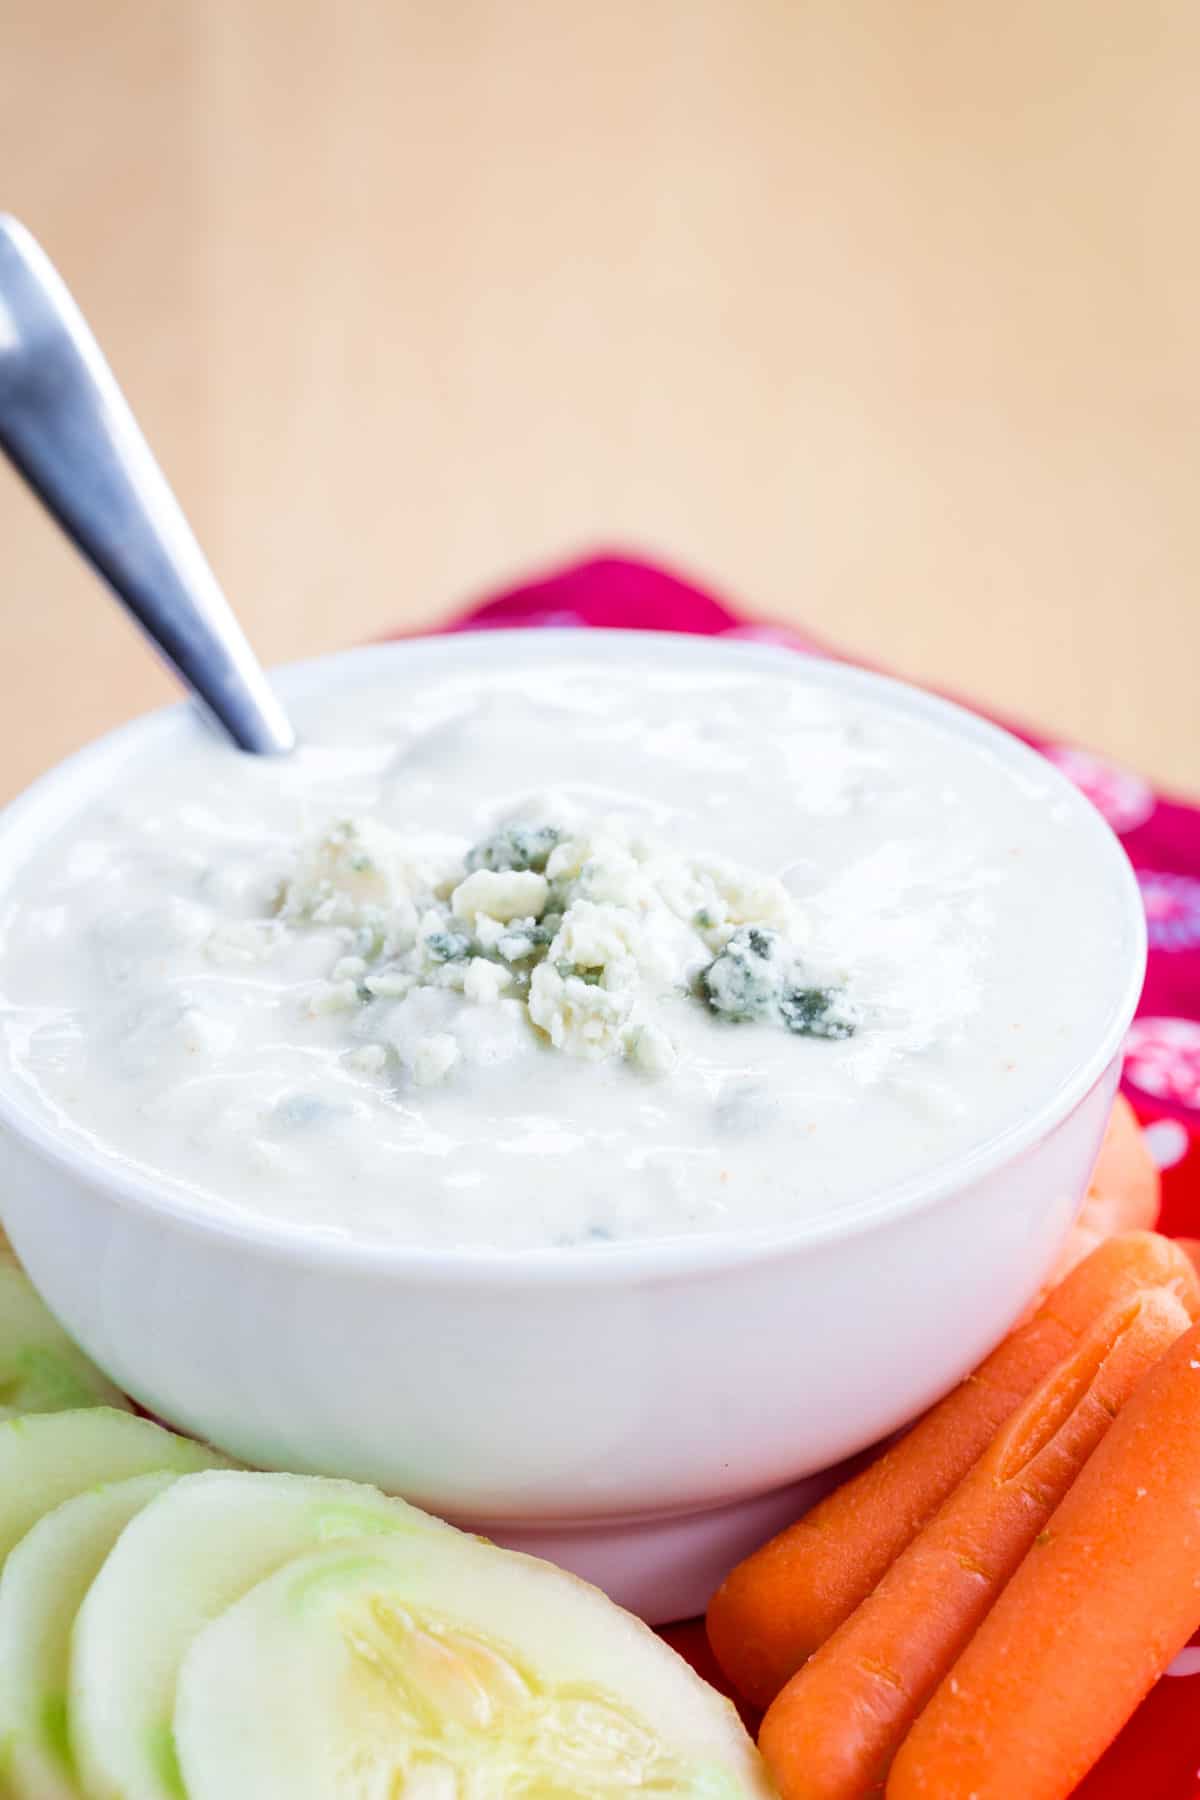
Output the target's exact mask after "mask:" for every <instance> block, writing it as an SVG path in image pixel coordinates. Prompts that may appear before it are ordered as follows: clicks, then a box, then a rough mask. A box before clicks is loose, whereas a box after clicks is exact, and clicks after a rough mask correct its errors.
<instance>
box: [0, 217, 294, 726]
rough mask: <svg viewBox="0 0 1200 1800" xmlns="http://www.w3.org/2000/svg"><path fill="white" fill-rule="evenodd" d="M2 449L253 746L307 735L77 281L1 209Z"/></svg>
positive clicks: (180, 668)
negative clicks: (165, 466)
mask: <svg viewBox="0 0 1200 1800" xmlns="http://www.w3.org/2000/svg"><path fill="white" fill-rule="evenodd" d="M0 448H2V449H3V450H5V451H6V452H7V454H8V456H9V457H10V458H11V460H12V462H13V463H14V465H15V466H16V468H17V469H18V470H19V471H20V473H21V474H22V475H23V476H24V477H25V480H26V481H27V482H28V483H29V485H30V487H31V488H32V489H33V491H34V493H35V494H37V495H38V497H39V498H40V499H41V500H42V501H43V503H44V504H45V505H46V507H47V508H48V509H49V511H50V512H51V513H52V514H53V515H54V517H55V518H56V519H57V520H58V522H59V524H60V525H61V526H62V528H63V530H64V531H65V532H66V534H67V536H68V537H69V538H71V539H72V541H73V542H74V543H75V545H76V546H77V547H78V549H79V550H81V551H82V552H83V554H84V556H86V557H87V559H88V561H89V562H91V563H92V565H93V566H94V567H95V568H96V570H97V571H98V572H99V573H100V574H101V575H102V576H103V577H104V579H105V580H106V581H107V582H108V584H109V586H110V587H111V588H112V589H113V591H114V592H115V593H116V595H117V598H118V599H119V600H121V601H123V602H124V604H125V605H126V606H127V607H128V609H129V611H130V612H131V613H132V614H133V616H134V618H135V619H136V620H137V621H138V623H139V624H140V625H141V627H142V628H143V630H144V631H145V632H146V633H147V635H148V636H149V637H150V638H151V639H152V640H153V642H154V643H155V644H156V645H157V646H158V648H159V650H160V651H161V652H162V654H163V655H164V656H165V657H166V659H167V661H168V662H169V663H170V664H171V665H172V667H173V668H174V669H175V670H176V671H177V672H178V674H179V675H180V676H182V678H183V680H184V681H185V682H186V683H187V684H188V686H189V687H191V688H192V689H193V690H194V691H195V692H196V693H197V694H198V695H199V697H200V698H201V700H203V701H204V702H205V703H206V705H207V706H208V707H209V709H210V710H211V711H212V712H213V713H214V714H215V715H216V717H217V719H218V720H219V721H220V723H221V724H222V725H223V726H224V727H225V729H226V731H227V732H228V733H229V735H230V737H231V738H232V739H233V740H234V742H235V743H236V744H237V745H238V746H239V748H240V749H242V750H253V751H258V752H274V751H283V750H290V749H291V748H292V746H293V744H294V742H295V734H294V733H293V731H292V727H291V725H290V723H289V721H288V718H287V715H286V714H285V712H284V710H283V708H282V706H281V705H280V703H279V701H278V700H277V699H276V698H275V695H274V694H273V693H272V691H271V689H270V687H269V686H268V684H267V680H266V677H265V675H264V674H263V671H262V669H261V667H260V666H259V664H258V662H257V660H256V658H255V656H254V652H253V651H252V650H251V648H250V646H249V644H248V643H247V641H246V638H245V636H244V635H243V633H242V630H241V627H240V626H239V625H238V622H237V620H236V619H235V618H234V615H233V613H232V611H231V610H230V607H229V604H228V602H227V601H226V599H225V597H224V595H223V594H222V592H221V590H220V588H219V586H218V585H217V581H216V577H215V576H214V575H213V572H212V570H211V569H210V568H209V566H208V564H207V562H206V561H205V559H204V556H203V553H202V552H201V549H200V546H199V544H197V542H196V540H195V538H194V537H193V535H192V532H191V529H190V527H189V526H188V523H187V520H186V519H185V518H184V516H183V512H182V510H181V509H180V506H179V503H178V501H177V500H176V499H175V496H174V495H173V494H172V492H171V490H170V488H169V487H168V485H167V482H166V480H165V478H164V476H163V473H162V471H161V469H160V468H159V467H158V464H157V463H156V462H155V460H154V458H153V456H152V455H151V454H150V448H149V446H148V444H147V443H146V440H145V438H144V437H143V436H142V434H141V432H140V430H139V429H138V426H137V422H136V420H135V419H134V417H133V414H132V413H131V412H130V410H129V407H128V405H127V403H126V401H125V399H124V396H123V395H122V393H121V390H120V389H119V387H118V386H117V383H116V381H115V379H114V377H113V373H112V371H111V369H110V368H109V367H108V364H107V363H106V362H105V360H104V358H103V356H102V355H101V353H100V348H99V345H98V344H97V343H96V340H95V338H94V337H93V336H92V334H91V332H90V331H89V329H88V327H87V323H86V321H85V320H84V317H83V315H82V313H81V312H80V311H79V308H78V307H77V306H76V304H75V302H74V300H73V299H72V298H71V295H70V293H69V292H68V290H67V287H66V285H65V283H64V282H63V280H62V278H61V277H60V276H59V274H58V273H57V271H56V270H55V268H54V266H53V264H52V263H51V262H50V261H49V259H48V257H47V256H46V255H45V253H44V252H43V251H42V250H41V249H40V248H39V246H38V244H37V243H36V242H35V241H34V239H33V238H32V237H31V236H30V235H29V233H28V232H27V231H26V230H25V229H24V227H23V226H21V225H19V224H18V223H17V221H16V220H15V219H10V218H4V217H0Z"/></svg>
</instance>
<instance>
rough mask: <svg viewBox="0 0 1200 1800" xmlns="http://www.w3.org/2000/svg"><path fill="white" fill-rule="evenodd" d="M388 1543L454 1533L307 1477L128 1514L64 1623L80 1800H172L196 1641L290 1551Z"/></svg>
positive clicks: (373, 1492) (210, 1484) (405, 1509)
mask: <svg viewBox="0 0 1200 1800" xmlns="http://www.w3.org/2000/svg"><path fill="white" fill-rule="evenodd" d="M392 1532H399V1533H403V1534H405V1535H410V1534H415V1535H419V1536H420V1537H421V1538H425V1537H432V1536H434V1535H435V1534H436V1535H439V1536H441V1535H446V1536H450V1535H453V1536H454V1537H455V1538H456V1539H457V1538H458V1536H459V1535H460V1534H459V1533H457V1532H456V1533H453V1534H452V1533H451V1528H450V1526H448V1525H444V1524H443V1523H442V1522H441V1520H440V1519H433V1518H431V1517H430V1516H429V1515H428V1514H427V1513H422V1512H418V1511H417V1509H416V1508H415V1507H412V1506H408V1505H406V1504H405V1502H404V1501H403V1500H390V1499H388V1498H387V1497H386V1496H385V1495H383V1494H381V1493H380V1492H379V1490H378V1489H377V1488H372V1487H366V1486H361V1485H359V1484H358V1483H356V1482H352V1481H326V1480H323V1479H321V1478H320V1477H318V1476H312V1475H257V1474H255V1475H251V1474H244V1473H234V1472H231V1471H227V1472H223V1473H216V1474H209V1475H196V1476H194V1477H192V1478H191V1479H189V1480H187V1481H180V1482H177V1483H176V1484H175V1485H174V1486H173V1487H172V1488H170V1489H169V1490H168V1492H167V1493H165V1494H162V1495H160V1496H159V1498H158V1499H157V1500H155V1501H153V1502H152V1503H151V1504H150V1505H149V1506H147V1507H146V1509H145V1511H144V1512H142V1513H139V1515H138V1517H137V1518H136V1519H134V1520H133V1522H132V1523H131V1524H130V1526H129V1528H128V1529H127V1530H126V1531H125V1532H123V1533H122V1535H121V1539H120V1541H119V1542H118V1543H117V1545H116V1546H115V1548H114V1550H113V1552H112V1555H111V1556H110V1557H109V1559H108V1561H107V1562H106V1563H105V1565H104V1567H103V1569H101V1571H100V1573H99V1575H98V1576H97V1578H96V1580H95V1581H94V1582H93V1584H92V1587H91V1589H90V1590H89V1592H88V1594H87V1597H86V1598H85V1600H84V1602H83V1605H82V1606H81V1607H80V1609H79V1616H78V1618H77V1619H76V1621H75V1632H74V1638H73V1644H72V1654H71V1679H70V1689H69V1692H70V1704H69V1712H70V1721H71V1742H72V1748H73V1751H74V1755H75V1759H76V1765H77V1767H78V1769H79V1773H80V1780H81V1785H82V1787H83V1789H84V1791H85V1792H86V1793H87V1794H88V1795H89V1797H90V1800H179V1797H180V1794H181V1791H182V1790H181V1788H180V1785H179V1774H178V1769H177V1768H176V1764H175V1753H174V1740H173V1737H172V1732H171V1718H172V1713H173V1710H174V1704H175V1681H176V1676H177V1674H178V1670H179V1665H180V1663H181V1662H182V1660H183V1657H184V1654H185V1652H186V1650H187V1648H188V1645H189V1644H190V1643H191V1641H192V1639H193V1638H194V1637H195V1635H196V1633H197V1632H198V1631H200V1630H201V1629H202V1628H203V1627H204V1626H205V1625H207V1624H208V1622H209V1620H210V1619H214V1618H216V1616H217V1615H218V1614H219V1613H222V1612H224V1611H225V1609H226V1607H229V1606H232V1605H233V1603H234V1601H235V1600H238V1599H240V1598H241V1596H242V1595H243V1594H245V1593H246V1592H247V1591H248V1590H249V1589H250V1588H252V1587H253V1586H254V1585H255V1583H256V1582H259V1581H261V1580H262V1579H263V1577H264V1576H265V1575H269V1574H270V1573H271V1572H272V1571H273V1570H275V1569H277V1568H278V1567H279V1566H280V1564H281V1563H284V1562H286V1561H288V1559H289V1558H291V1557H293V1556H296V1555H298V1554H299V1553H300V1552H302V1551H306V1550H310V1549H312V1548H313V1547H314V1546H315V1545H319V1544H327V1543H331V1542H336V1541H338V1540H339V1539H346V1538H351V1539H355V1540H358V1539H361V1538H364V1537H368V1536H371V1535H373V1534H389V1533H392ZM226 1800H233V1797H232V1795H228V1796H226Z"/></svg>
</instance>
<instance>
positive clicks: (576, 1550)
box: [454, 1465, 845, 1625]
mask: <svg viewBox="0 0 1200 1800" xmlns="http://www.w3.org/2000/svg"><path fill="white" fill-rule="evenodd" d="M844 1469H845V1465H839V1467H838V1468H836V1469H825V1470H822V1471H821V1473H820V1474H817V1475H809V1476H808V1477H807V1478H806V1479H805V1480H803V1481H796V1482H792V1483H790V1484H789V1485H788V1486H787V1487H782V1488H775V1489H773V1490H772V1491H771V1492H770V1493H767V1494H755V1495H753V1496H752V1497H751V1498H750V1499H748V1500H732V1501H727V1502H726V1503H725V1504H724V1505H722V1506H715V1507H711V1508H707V1509H705V1510H704V1511H702V1512H688V1513H672V1514H670V1515H668V1516H665V1517H664V1516H662V1515H658V1516H651V1517H649V1518H646V1517H642V1518H639V1519H593V1520H577V1521H575V1522H572V1523H569V1524H555V1523H553V1522H549V1523H546V1524H543V1525H513V1524H493V1523H489V1522H487V1521H481V1520H477V1519H470V1520H468V1519H462V1518H458V1517H456V1518H455V1519H454V1523H455V1524H456V1525H462V1526H463V1527H464V1528H465V1529H467V1530H469V1531H478V1532H480V1533H481V1534H482V1535H483V1536H484V1537H488V1538H491V1539H492V1541H493V1542H494V1543H497V1544H500V1545H502V1546H503V1548H504V1549H506V1550H523V1551H524V1552H525V1553H526V1555H529V1556H541V1557H544V1558H545V1560H546V1561H547V1562H552V1563H557V1564H558V1565H559V1567H560V1568H563V1569H569V1570H570V1572H571V1574H572V1575H579V1576H582V1578H583V1579H584V1580H585V1581H590V1582H592V1583H593V1585H594V1586H596V1587H598V1588H602V1589H603V1591H604V1592H605V1593H606V1594H607V1595H608V1596H609V1598H610V1599H612V1600H615V1601H616V1602H617V1603H618V1605H620V1606H624V1607H626V1608H627V1609H628V1610H629V1611H630V1612H632V1613H636V1614H637V1615H638V1617H639V1618H641V1619H644V1620H645V1621H646V1623H647V1624H648V1625H669V1624H673V1623H674V1622H675V1621H677V1620H680V1619H692V1618H696V1617H697V1616H698V1615H699V1614H701V1613H702V1612H703V1611H704V1609H705V1607H706V1606H707V1605H708V1602H709V1598H710V1596H711V1595H712V1593H713V1591H714V1589H715V1588H716V1587H717V1585H718V1583H719V1582H721V1581H722V1580H723V1579H724V1577H725V1576H726V1575H727V1574H728V1572H729V1570H730V1569H731V1568H732V1567H733V1565H734V1563H736V1562H740V1561H741V1559H742V1557H744V1556H747V1555H749V1553H750V1551H751V1550H755V1549H757V1548H758V1546H759V1545H760V1544H762V1543H765V1542H766V1540H767V1539H768V1538H769V1537H773V1536H774V1534H775V1533H776V1532H777V1531H782V1530H783V1527H784V1526H785V1525H790V1524H791V1523H792V1521H793V1519H798V1518H799V1517H800V1514H801V1513H802V1512H806V1511H807V1510H808V1508H809V1507H810V1506H815V1505H816V1503H817V1501H818V1500H819V1499H820V1498H821V1496H822V1495H823V1494H827V1493H828V1492H829V1490H830V1489H831V1488H832V1487H834V1486H835V1485H836V1484H837V1482H838V1481H839V1480H840V1479H841V1478H842V1475H843V1473H844Z"/></svg>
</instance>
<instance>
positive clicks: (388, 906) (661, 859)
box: [214, 818, 859, 1087]
mask: <svg viewBox="0 0 1200 1800" xmlns="http://www.w3.org/2000/svg"><path fill="white" fill-rule="evenodd" d="M275 919H276V922H278V923H282V924H283V925H284V926H287V927H290V928H291V929H293V930H295V931H303V930H304V929H305V928H306V927H321V928H330V927H332V928H333V929H334V932H335V936H336V938H337V940H338V948H339V953H338V955H337V957H336V959H335V960H334V962H333V964H332V966H331V968H330V970H329V973H328V976H327V977H324V978H321V979H318V980H317V981H316V982H314V983H313V985H312V988H311V990H310V992H309V994H308V997H307V1006H308V1009H309V1011H310V1012H311V1013H312V1014H314V1015H318V1014H324V1013H329V1012H339V1011H344V1012H347V1013H351V1012H353V1013H359V1014H362V1015H363V1016H362V1017H361V1018H360V1019H359V1020H358V1022H356V1025H355V1028H354V1035H355V1040H356V1042H355V1046H354V1049H353V1050H352V1052H351V1055H352V1057H353V1059H354V1060H353V1064H352V1066H353V1067H355V1068H356V1069H359V1070H361V1071H365V1072H370V1073H380V1074H382V1073H385V1072H386V1071H387V1070H388V1068H389V1067H390V1066H391V1065H393V1064H395V1065H398V1067H399V1069H400V1071H401V1072H402V1073H403V1074H405V1075H406V1076H407V1077H408V1079H409V1080H410V1081H411V1082H412V1084H413V1085H414V1086H417V1087H430V1086H434V1085H436V1084H437V1083H439V1082H441V1081H444V1080H446V1079H447V1078H449V1077H451V1076H452V1075H453V1074H454V1072H455V1070H456V1069H457V1068H458V1067H459V1066H460V1065H461V1064H464V1063H468V1064H469V1063H472V1062H475V1063H489V1062H494V1061H501V1060H507V1056H506V1048H507V1049H509V1050H511V1048H512V1047H513V1045H514V1044H515V1041H516V1038H517V1037H518V1036H519V1034H520V1033H522V1032H526V1033H527V1032H529V1031H532V1032H534V1033H535V1034H536V1035H537V1036H538V1037H539V1038H540V1039H541V1041H542V1042H543V1043H544V1044H545V1045H547V1046H549V1047H552V1048H553V1049H555V1050H558V1051H562V1052H563V1053H565V1054H566V1055H568V1056H573V1057H579V1058H582V1059H584V1060H585V1061H592V1062H598V1061H601V1060H605V1059H608V1058H620V1059H624V1060H625V1061H627V1062H628V1063H629V1064H631V1065H632V1066H633V1067H634V1068H636V1069H638V1070H640V1071H642V1072H643V1073H645V1074H647V1075H665V1074H667V1073H669V1072H670V1070H671V1069H672V1068H674V1067H675V1065H676V1062H677V1060H678V1055H679V1048H678V1044H677V1041H676V1037H675V1035H674V1034H673V1032H672V1030H671V1026H670V1012H671V1009H672V1007H674V1006H677V1005H678V1004H679V1003H680V1001H683V1002H685V1003H687V1004H689V1005H700V1006H703V1007H705V1008H706V1009H707V1010H708V1011H709V1012H710V1013H711V1014H713V1015H715V1016H716V1017H717V1018H718V1019H720V1020H723V1021H726V1022H729V1023H742V1024H744V1023H747V1022H757V1023H759V1024H766V1025H774V1026H778V1027H781V1028H782V1029H784V1030H787V1031H790V1032H794V1033H797V1034H799V1035H804V1036H810V1037H826V1038H844V1037H848V1036H850V1035H851V1034H852V1033H853V1032H854V1030H855V1029H856V1028H857V1025H858V1023H859V1015H858V1012H857V1010H856V1008H855V1006H854V1003H853V1000H852V999H851V998H850V996H849V995H848V993H847V991H846V989H845V986H844V983H842V982H841V981H839V980H829V979H826V980H824V981H822V980H818V979H817V978H816V976H815V975H814V974H813V972H812V971H811V970H810V969H809V967H808V965H807V962H806V956H805V944H806V941H807V936H808V934H807V931H806V928H805V921H804V918H803V915H802V913H801V910H800V908H799V906H798V904H797V903H796V901H795V900H794V899H793V897H792V896H791V895H790V894H789V893H788V891H787V889H786V888H785V887H784V886H783V884H782V882H780V881H779V880H778V879H777V878H775V877H774V876H770V875H763V874H759V873H757V872H756V871H754V870H750V869H746V868H744V867H742V866H740V865H739V864H736V863H733V862H727V861H725V860H723V859H722V858H720V857H714V856H699V857H696V856H688V855H685V854H682V853H681V852H679V851H678V850H676V849H674V848H672V847H670V846H668V845H666V844H663V843H659V842H656V841H654V840H653V839H651V838H648V837H646V836H644V835H642V834H640V833H637V832H635V831H634V830H632V829H631V828H630V827H629V826H628V825H626V824H624V823H622V821H621V820H619V819H606V820H604V821H602V822H600V823H597V824H591V823H580V824H577V825H575V826H574V827H572V826H569V825H568V824H567V823H566V822H562V823H547V822H545V821H538V820H532V821H531V820H527V819H516V820H509V821H505V822H503V823H501V824H500V825H499V826H498V827H497V829H496V830H495V831H494V832H492V833H491V834H490V835H489V836H487V837H486V838H484V839H483V840H482V841H481V842H479V843H477V844H475V845H473V846H472V847H471V848H469V849H468V850H467V851H466V852H465V854H464V853H462V852H461V851H459V850H456V849H453V850H452V849H451V848H450V847H449V846H448V845H438V844H436V843H433V842H430V841H422V842H410V841H408V840H406V839H405V838H404V837H403V836H401V835H400V834H399V833H397V832H395V831H393V830H391V829H390V828H389V827H387V826H385V825H383V824H381V823H379V822H378V821H376V820H373V819H370V818H351V819H345V820H342V821H340V822H339V823H338V824H336V825H335V826H333V827H332V828H331V829H330V830H328V831H326V832H325V833H324V834H323V835H321V836H320V837H319V838H317V839H316V840H315V841H314V842H312V843H310V844H308V845H306V846H305V847H304V849H303V850H302V851H301V853H300V855H299V856H298V858H297V860H296V866H295V869H294V871H293V873H292V874H291V875H290V877H289V878H288V879H287V880H286V881H285V883H284V884H283V887H282V889H281V890H280V892H279V894H278V895H277V898H276V906H275ZM215 951H216V946H214V952H215ZM221 953H222V954H224V953H225V950H224V947H222V948H221ZM475 1009H485V1010H487V1011H490V1012H491V1013H492V1014H493V1015H494V1017H493V1019H492V1020H490V1021H488V1022H486V1023H485V1022H481V1020H480V1018H479V1017H478V1016H474V1014H475ZM360 1039H361V1040H362V1041H361V1042H360V1041H359V1040H360Z"/></svg>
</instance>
